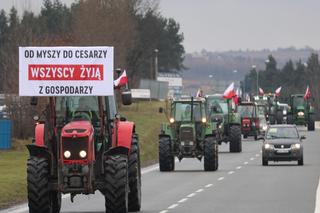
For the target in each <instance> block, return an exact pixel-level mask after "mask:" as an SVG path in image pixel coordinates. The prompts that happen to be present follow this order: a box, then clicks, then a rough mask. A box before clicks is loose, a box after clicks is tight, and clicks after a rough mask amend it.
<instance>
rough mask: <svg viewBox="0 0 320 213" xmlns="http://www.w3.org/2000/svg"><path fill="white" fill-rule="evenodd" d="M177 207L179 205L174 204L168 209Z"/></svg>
mask: <svg viewBox="0 0 320 213" xmlns="http://www.w3.org/2000/svg"><path fill="white" fill-rule="evenodd" d="M177 206H179V204H176V203H175V204H173V205H171V206H169V207H168V209H174V208H176V207H177Z"/></svg>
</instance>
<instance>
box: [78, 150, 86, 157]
mask: <svg viewBox="0 0 320 213" xmlns="http://www.w3.org/2000/svg"><path fill="white" fill-rule="evenodd" d="M79 156H80V157H81V158H85V157H87V152H86V151H84V150H82V151H80V152H79Z"/></svg>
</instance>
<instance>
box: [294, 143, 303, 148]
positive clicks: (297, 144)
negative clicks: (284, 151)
mask: <svg viewBox="0 0 320 213" xmlns="http://www.w3.org/2000/svg"><path fill="white" fill-rule="evenodd" d="M292 148H294V149H300V148H301V144H299V143H296V144H292Z"/></svg>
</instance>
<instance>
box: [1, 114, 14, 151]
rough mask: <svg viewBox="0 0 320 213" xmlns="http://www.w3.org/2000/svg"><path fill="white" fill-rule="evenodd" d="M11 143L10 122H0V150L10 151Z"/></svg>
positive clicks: (6, 120) (4, 120)
mask: <svg viewBox="0 0 320 213" xmlns="http://www.w3.org/2000/svg"><path fill="white" fill-rule="evenodd" d="M11 141H12V121H11V120H8V119H1V120H0V149H10V148H11Z"/></svg>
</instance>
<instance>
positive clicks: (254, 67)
mask: <svg viewBox="0 0 320 213" xmlns="http://www.w3.org/2000/svg"><path fill="white" fill-rule="evenodd" d="M252 69H253V70H254V71H256V73H257V95H259V72H258V71H257V70H256V65H252Z"/></svg>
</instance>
